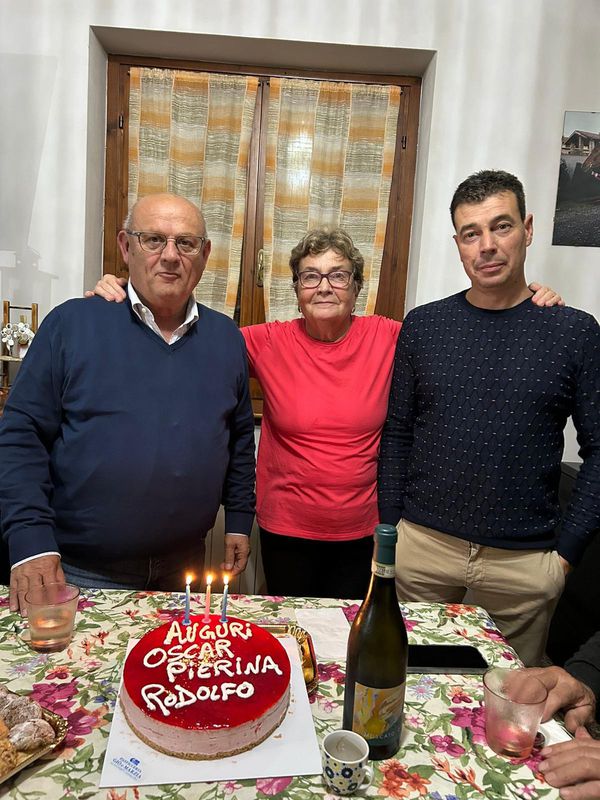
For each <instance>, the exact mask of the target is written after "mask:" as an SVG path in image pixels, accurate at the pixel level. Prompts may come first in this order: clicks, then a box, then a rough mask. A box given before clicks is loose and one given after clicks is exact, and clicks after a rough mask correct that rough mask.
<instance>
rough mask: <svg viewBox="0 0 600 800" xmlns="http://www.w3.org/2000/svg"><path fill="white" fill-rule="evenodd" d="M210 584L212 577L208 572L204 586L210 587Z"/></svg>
mask: <svg viewBox="0 0 600 800" xmlns="http://www.w3.org/2000/svg"><path fill="white" fill-rule="evenodd" d="M212 582H213V576H212V575H211V574H210V572H209V573H208V575H207V576H206V585H207V586H210V585H211V583H212Z"/></svg>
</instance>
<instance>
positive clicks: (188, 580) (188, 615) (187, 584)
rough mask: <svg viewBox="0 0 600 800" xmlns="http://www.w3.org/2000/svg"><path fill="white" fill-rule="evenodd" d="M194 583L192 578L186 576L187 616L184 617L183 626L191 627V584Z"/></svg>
mask: <svg viewBox="0 0 600 800" xmlns="http://www.w3.org/2000/svg"><path fill="white" fill-rule="evenodd" d="M191 582H192V576H191V575H186V576H185V614H184V615H183V624H184V625H189V624H190V583H191Z"/></svg>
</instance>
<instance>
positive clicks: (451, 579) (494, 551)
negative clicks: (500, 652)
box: [396, 520, 565, 666]
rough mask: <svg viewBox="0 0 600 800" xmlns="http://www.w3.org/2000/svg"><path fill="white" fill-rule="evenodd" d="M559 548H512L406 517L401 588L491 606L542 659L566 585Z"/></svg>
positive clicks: (412, 594)
mask: <svg viewBox="0 0 600 800" xmlns="http://www.w3.org/2000/svg"><path fill="white" fill-rule="evenodd" d="M564 585H565V574H564V570H563V567H562V565H561V563H560V560H559V557H558V554H557V553H556V551H555V550H506V549H503V548H499V547H487V546H485V545H480V544H473V543H471V542H467V541H465V540H464V539H458V538H457V537H456V536H450V535H448V534H446V533H440V532H439V531H435V530H432V529H431V528H425V527H423V526H422V525H415V524H414V523H412V522H407V521H406V520H401V521H400V523H399V525H398V546H397V549H396V589H397V591H398V598H399V599H400V601H401V602H402V601H404V602H411V601H412V602H438V603H462V602H464V601H466V602H468V603H472V604H473V605H479V606H482V607H483V608H485V610H486V611H487V612H488V613H489V614H490V616H491V617H492V619H493V620H494V622H495V623H496V625H497V626H498V628H499V629H500V631H501V632H502V633H503V634H504V636H505V637H506V638H507V639H508V641H509V642H510V644H511V645H512V647H514V649H515V650H516V651H517V653H518V654H519V657H520V658H521V660H522V661H523V663H524V664H525V665H526V666H535V665H537V664H539V663H540V661H541V658H542V656H543V655H544V649H545V647H546V639H547V636H548V628H549V626H550V620H551V618H552V614H553V613H554V609H555V607H556V604H557V602H558V599H559V597H560V595H561V593H562V590H563V589H564Z"/></svg>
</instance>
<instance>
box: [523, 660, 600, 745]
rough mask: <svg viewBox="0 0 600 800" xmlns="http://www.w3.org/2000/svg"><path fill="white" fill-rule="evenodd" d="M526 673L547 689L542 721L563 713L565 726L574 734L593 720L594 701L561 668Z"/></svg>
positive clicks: (581, 685) (582, 685)
mask: <svg viewBox="0 0 600 800" xmlns="http://www.w3.org/2000/svg"><path fill="white" fill-rule="evenodd" d="M527 671H528V672H529V673H530V674H531V675H534V676H535V677H536V678H538V679H539V680H540V681H541V682H542V683H543V684H544V686H545V687H546V688H547V689H548V699H547V700H546V706H545V708H544V716H543V720H544V721H546V720H548V719H552V717H553V716H554V715H555V714H556V712H557V711H563V712H564V715H565V725H566V726H567V728H568V730H570V731H571V733H574V732H575V731H576V730H577V729H578V728H579V727H580V726H581V725H586V724H587V723H588V722H591V721H592V720H593V719H594V714H595V711H596V699H595V697H594V693H593V692H592V690H591V689H590V687H589V686H586V684H585V683H582V682H581V681H578V680H577V678H574V677H573V676H572V675H570V674H569V673H568V672H567V671H566V670H564V669H562V668H561V667H538V668H534V669H529V670H527Z"/></svg>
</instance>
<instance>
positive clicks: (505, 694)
mask: <svg viewBox="0 0 600 800" xmlns="http://www.w3.org/2000/svg"><path fill="white" fill-rule="evenodd" d="M483 690H484V702H485V737H486V739H487V743H488V744H489V746H490V747H491V748H492V750H494V751H495V752H496V753H498V754H499V755H501V756H508V757H509V758H518V759H525V758H527V757H528V756H529V754H530V753H531V751H532V749H533V743H534V741H535V737H536V734H537V731H538V727H539V724H540V722H541V721H542V715H543V713H544V706H545V704H546V698H547V697H548V690H547V689H546V687H545V686H544V684H543V683H542V682H541V681H540V680H538V679H537V678H535V677H533V675H530V674H529V673H528V671H527V670H525V669H503V668H501V667H492V668H491V669H489V670H488V671H487V672H486V673H485V675H484V676H483Z"/></svg>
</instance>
